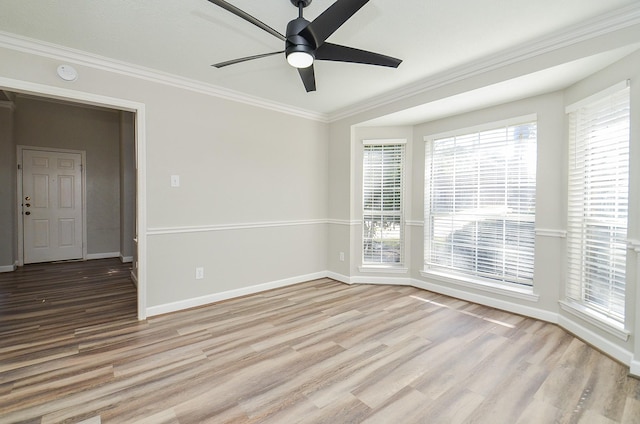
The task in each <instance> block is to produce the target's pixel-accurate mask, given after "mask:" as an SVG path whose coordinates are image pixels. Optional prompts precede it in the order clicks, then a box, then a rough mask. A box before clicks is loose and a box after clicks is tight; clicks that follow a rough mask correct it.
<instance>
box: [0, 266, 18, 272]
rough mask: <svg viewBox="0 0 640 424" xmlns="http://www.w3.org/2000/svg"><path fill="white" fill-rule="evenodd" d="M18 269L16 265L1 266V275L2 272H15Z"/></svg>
mask: <svg viewBox="0 0 640 424" xmlns="http://www.w3.org/2000/svg"><path fill="white" fill-rule="evenodd" d="M16 268H17V266H16V264H13V265H0V273H1V272H13V271H15V270H16Z"/></svg>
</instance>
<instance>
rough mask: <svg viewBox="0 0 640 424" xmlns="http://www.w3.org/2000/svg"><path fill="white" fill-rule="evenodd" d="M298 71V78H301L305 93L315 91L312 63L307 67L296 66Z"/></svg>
mask: <svg viewBox="0 0 640 424" xmlns="http://www.w3.org/2000/svg"><path fill="white" fill-rule="evenodd" d="M298 73H299V74H300V78H302V83H303V84H304V88H305V89H306V90H307V93H308V92H310V91H316V75H315V73H314V72H313V65H311V66H309V67H308V68H298Z"/></svg>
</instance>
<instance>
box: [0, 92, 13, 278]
mask: <svg viewBox="0 0 640 424" xmlns="http://www.w3.org/2000/svg"><path fill="white" fill-rule="evenodd" d="M13 114H14V112H13V107H12V106H11V105H10V104H9V103H7V104H5V105H3V106H2V107H0V270H2V271H11V270H12V269H13V267H14V263H15V260H16V256H17V255H16V249H17V247H16V246H17V231H16V217H15V212H16V209H15V204H16V203H15V202H16V201H15V193H16V189H15V187H16V148H15V143H14V141H13Z"/></svg>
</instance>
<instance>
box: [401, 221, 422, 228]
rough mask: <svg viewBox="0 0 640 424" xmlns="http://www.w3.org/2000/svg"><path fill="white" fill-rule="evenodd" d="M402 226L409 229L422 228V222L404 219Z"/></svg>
mask: <svg viewBox="0 0 640 424" xmlns="http://www.w3.org/2000/svg"><path fill="white" fill-rule="evenodd" d="M404 224H405V225H407V226H409V227H424V221H412V220H408V219H406V220H405V221H404Z"/></svg>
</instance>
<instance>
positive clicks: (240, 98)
mask: <svg viewBox="0 0 640 424" xmlns="http://www.w3.org/2000/svg"><path fill="white" fill-rule="evenodd" d="M0 47H3V48H6V49H9V50H15V51H19V52H23V53H28V54H33V55H36V56H41V57H46V58H49V59H55V60H59V61H62V62H69V63H73V64H76V65H81V66H86V67H89V68H93V69H99V70H102V71H107V72H113V73H117V74H121V75H125V76H129V77H133V78H139V79H143V80H146V81H150V82H154V83H159V84H164V85H169V86H172V87H176V88H181V89H185V90H190V91H194V92H196V93H200V94H205V95H209V96H213V97H218V98H222V99H226V100H232V101H235V102H239V103H244V104H247V105H250V106H256V107H259V108H262V109H268V110H272V111H276V112H280V113H285V114H287V115H293V116H297V117H300V118H305V119H310V120H314V121H319V122H324V123H327V122H328V115H326V114H322V113H317V112H313V111H308V110H304V109H299V108H295V107H292V106H288V105H285V104H283V103H278V102H273V101H270V100H266V99H263V98H260V97H256V96H250V95H247V94H244V93H240V92H238V91H235V90H230V89H227V88H224V87H220V86H217V85H214V84H208V83H204V82H201V81H196V80H193V79H190V78H185V77H181V76H177V75H173V74H170V73H166V72H162V71H158V70H156V69H151V68H146V67H143V66H139V65H134V64H132V63H127V62H124V61H119V60H116V59H111V58H108V57H105V56H100V55H96V54H93V53H89V52H85V51H82V50H77V49H72V48H70V47H65V46H61V45H57V44H53V43H49V42H46V41H42V40H36V39H33V38H28V37H23V36H21V35H18V34H13V33H9V32H5V31H0Z"/></svg>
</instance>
